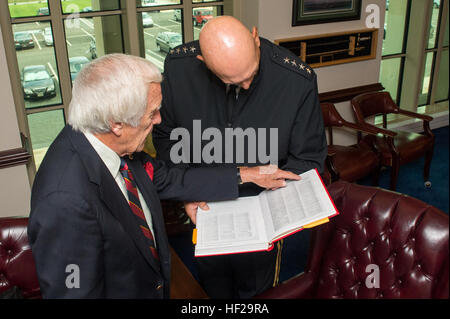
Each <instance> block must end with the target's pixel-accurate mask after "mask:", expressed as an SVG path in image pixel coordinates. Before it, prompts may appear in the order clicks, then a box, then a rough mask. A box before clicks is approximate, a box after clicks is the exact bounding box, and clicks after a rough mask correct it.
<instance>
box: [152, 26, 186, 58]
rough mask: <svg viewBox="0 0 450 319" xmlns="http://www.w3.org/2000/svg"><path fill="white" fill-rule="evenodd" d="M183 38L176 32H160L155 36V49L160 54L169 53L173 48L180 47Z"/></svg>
mask: <svg viewBox="0 0 450 319" xmlns="http://www.w3.org/2000/svg"><path fill="white" fill-rule="evenodd" d="M182 43H183V38H182V37H181V34H180V33H177V32H168V31H167V32H160V33H158V35H157V36H156V47H157V48H158V50H159V51H161V52H167V53H169V51H170V50H172V49H173V48H175V47H177V46H179V45H181V44H182Z"/></svg>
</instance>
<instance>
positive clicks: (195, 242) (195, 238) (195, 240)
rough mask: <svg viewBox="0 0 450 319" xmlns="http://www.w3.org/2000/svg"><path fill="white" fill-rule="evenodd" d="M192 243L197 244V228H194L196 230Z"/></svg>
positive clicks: (193, 233)
mask: <svg viewBox="0 0 450 319" xmlns="http://www.w3.org/2000/svg"><path fill="white" fill-rule="evenodd" d="M192 243H193V244H194V245H196V244H197V228H194V231H193V232H192Z"/></svg>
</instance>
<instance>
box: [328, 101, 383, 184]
mask: <svg viewBox="0 0 450 319" xmlns="http://www.w3.org/2000/svg"><path fill="white" fill-rule="evenodd" d="M320 106H321V107H322V115H323V121H324V125H325V128H326V129H328V157H327V162H326V164H327V165H326V168H327V169H328V171H329V172H330V175H331V179H332V181H333V182H335V181H337V180H339V179H341V180H344V181H347V182H356V181H357V180H359V179H361V178H363V177H365V176H367V175H369V174H372V177H373V184H374V185H378V179H379V175H380V174H379V173H380V159H379V155H378V153H377V152H376V150H374V149H372V148H371V146H370V144H368V143H366V142H365V141H364V140H362V141H359V142H358V143H357V144H355V145H348V146H347V145H337V144H334V140H333V127H339V128H347V129H350V130H352V131H356V132H359V133H365V134H371V135H373V136H376V135H377V132H376V131H374V130H372V129H370V128H367V127H365V126H362V125H360V124H358V123H350V122H347V121H346V120H344V119H343V118H342V116H341V115H340V114H339V112H338V111H337V110H336V107H335V106H334V104H333V103H321V104H320Z"/></svg>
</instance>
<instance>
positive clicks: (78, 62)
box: [69, 56, 89, 82]
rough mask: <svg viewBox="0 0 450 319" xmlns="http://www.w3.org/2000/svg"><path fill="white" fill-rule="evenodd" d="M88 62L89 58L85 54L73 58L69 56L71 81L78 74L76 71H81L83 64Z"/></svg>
mask: <svg viewBox="0 0 450 319" xmlns="http://www.w3.org/2000/svg"><path fill="white" fill-rule="evenodd" d="M88 63H89V59H88V58H86V57H85V56H75V57H73V58H69V67H70V78H71V79H72V82H73V81H74V80H75V78H76V77H77V75H78V72H80V71H81V69H82V68H83V66H84V65H85V64H88Z"/></svg>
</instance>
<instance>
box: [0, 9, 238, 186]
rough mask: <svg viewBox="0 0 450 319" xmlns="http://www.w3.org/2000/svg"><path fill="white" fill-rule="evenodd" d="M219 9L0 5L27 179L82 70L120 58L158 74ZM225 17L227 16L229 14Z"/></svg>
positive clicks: (59, 126) (60, 123)
mask: <svg viewBox="0 0 450 319" xmlns="http://www.w3.org/2000/svg"><path fill="white" fill-rule="evenodd" d="M125 5H129V6H131V7H130V8H126V7H123V6H125ZM225 6H232V5H231V4H228V3H227V4H224V2H223V1H221V0H219V1H214V0H203V1H201V0H184V1H181V0H129V1H122V0H38V1H30V0H21V1H19V0H8V1H7V2H6V1H5V2H4V1H0V9H1V10H2V12H3V10H4V12H8V11H9V15H10V17H11V20H10V21H9V19H1V21H0V23H1V24H2V30H7V29H8V27H9V26H11V29H12V38H13V39H14V45H12V44H11V46H10V47H7V48H6V49H7V50H11V52H14V54H15V57H16V58H15V60H14V61H8V63H12V64H13V65H15V67H17V69H18V70H19V73H20V74H17V80H18V81H20V83H21V86H22V89H21V94H20V96H19V94H15V96H14V98H15V102H16V107H17V108H20V111H18V112H17V113H18V114H24V117H23V118H19V122H20V123H21V125H20V127H21V130H22V131H23V132H24V133H25V134H24V135H25V136H29V137H30V141H29V142H27V141H25V144H27V145H30V144H31V149H30V150H29V151H30V153H32V154H33V159H34V161H33V165H31V166H32V167H31V168H30V169H29V172H30V175H33V174H34V173H35V171H36V169H37V168H38V167H39V165H40V163H41V161H42V159H43V157H44V155H45V153H46V151H47V149H48V147H49V145H50V144H51V143H52V141H53V140H54V139H55V137H56V136H57V135H58V133H59V132H60V130H61V129H62V128H63V127H64V126H65V124H66V114H67V108H68V105H69V102H70V99H71V88H72V82H73V81H74V80H75V78H76V77H77V74H78V73H79V72H80V70H81V69H82V68H83V66H84V65H85V64H87V63H89V61H92V60H93V59H96V58H98V57H100V56H102V55H105V54H109V53H117V52H122V53H128V54H134V55H139V56H142V57H145V58H147V59H149V60H150V61H152V62H153V63H155V64H156V65H157V66H158V67H159V69H160V70H161V71H163V68H164V59H165V57H166V55H167V53H168V52H169V51H170V49H172V48H174V47H175V46H177V45H180V44H182V43H185V42H189V41H192V40H194V39H198V35H199V32H200V30H201V28H202V27H203V26H204V25H205V23H207V22H208V21H209V20H210V19H211V18H212V17H216V16H219V15H222V14H223V12H224V7H225ZM127 9H128V10H127ZM131 12H134V13H135V14H134V13H131ZM227 12H229V13H228V14H232V7H231V8H227ZM186 14H188V16H186ZM7 20H8V21H7ZM3 26H6V27H5V28H3ZM136 28H137V33H136V32H132V30H136ZM130 30H131V31H130ZM15 67H14V68H15ZM14 68H13V69H14ZM32 177H33V176H30V178H32Z"/></svg>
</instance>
